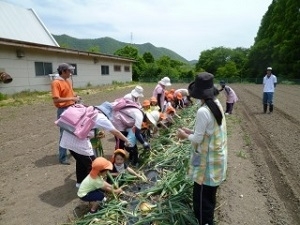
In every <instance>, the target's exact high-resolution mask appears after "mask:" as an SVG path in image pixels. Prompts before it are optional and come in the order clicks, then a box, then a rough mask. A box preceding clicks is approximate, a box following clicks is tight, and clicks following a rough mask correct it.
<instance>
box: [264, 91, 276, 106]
mask: <svg viewBox="0 0 300 225" xmlns="http://www.w3.org/2000/svg"><path fill="white" fill-rule="evenodd" d="M273 94H274V92H264V94H263V104H269V105H273Z"/></svg>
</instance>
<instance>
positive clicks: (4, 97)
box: [0, 92, 7, 101]
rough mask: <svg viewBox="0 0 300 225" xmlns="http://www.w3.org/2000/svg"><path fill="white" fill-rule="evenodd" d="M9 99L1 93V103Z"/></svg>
mask: <svg viewBox="0 0 300 225" xmlns="http://www.w3.org/2000/svg"><path fill="white" fill-rule="evenodd" d="M6 99H7V95H6V94H2V93H1V92H0V101H3V100H6Z"/></svg>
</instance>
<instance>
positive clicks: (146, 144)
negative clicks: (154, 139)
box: [143, 141, 150, 150]
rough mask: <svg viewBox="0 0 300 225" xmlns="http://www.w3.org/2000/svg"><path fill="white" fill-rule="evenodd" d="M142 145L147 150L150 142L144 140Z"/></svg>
mask: <svg viewBox="0 0 300 225" xmlns="http://www.w3.org/2000/svg"><path fill="white" fill-rule="evenodd" d="M143 147H144V149H145V150H149V149H150V144H149V143H148V142H146V141H145V142H144V144H143Z"/></svg>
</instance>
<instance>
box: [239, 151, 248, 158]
mask: <svg viewBox="0 0 300 225" xmlns="http://www.w3.org/2000/svg"><path fill="white" fill-rule="evenodd" d="M236 156H237V157H239V158H242V159H247V154H246V152H244V151H243V150H240V151H238V153H237V154H236Z"/></svg>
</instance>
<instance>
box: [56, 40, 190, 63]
mask: <svg viewBox="0 0 300 225" xmlns="http://www.w3.org/2000/svg"><path fill="white" fill-rule="evenodd" d="M53 37H54V38H55V40H56V41H57V43H58V44H59V45H60V46H61V47H64V48H70V49H76V50H80V51H89V50H90V49H92V48H96V49H98V50H99V52H100V53H102V54H109V55H113V54H114V52H115V51H117V50H118V49H120V48H123V47H125V46H126V45H130V44H129V43H125V42H120V41H117V40H115V39H113V38H110V37H103V38H97V39H77V38H74V37H70V36H68V35H65V34H63V35H54V34H53ZM131 45H132V46H134V47H135V48H137V49H138V51H139V54H140V55H143V54H144V53H145V52H150V53H151V54H152V55H153V57H154V59H158V58H160V57H161V56H163V55H166V56H169V57H170V58H171V59H174V60H178V61H181V62H184V63H190V62H189V61H188V60H186V59H185V58H183V57H182V56H180V55H178V54H177V53H176V52H174V51H172V50H170V49H167V48H158V47H155V46H154V45H152V44H151V43H145V44H131Z"/></svg>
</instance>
